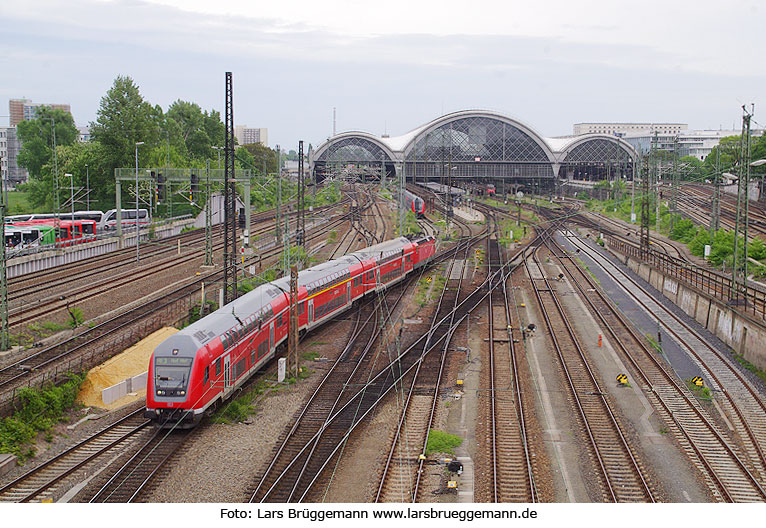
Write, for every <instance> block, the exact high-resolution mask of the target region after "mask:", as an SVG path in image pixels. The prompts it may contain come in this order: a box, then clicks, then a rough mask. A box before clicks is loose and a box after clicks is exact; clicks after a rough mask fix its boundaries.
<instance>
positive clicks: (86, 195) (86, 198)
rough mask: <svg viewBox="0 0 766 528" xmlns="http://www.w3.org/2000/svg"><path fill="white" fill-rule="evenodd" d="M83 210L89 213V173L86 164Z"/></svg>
mask: <svg viewBox="0 0 766 528" xmlns="http://www.w3.org/2000/svg"><path fill="white" fill-rule="evenodd" d="M85 203H86V205H85V210H86V211H90V171H89V170H88V164H87V163H86V164H85Z"/></svg>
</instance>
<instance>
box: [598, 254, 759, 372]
mask: <svg viewBox="0 0 766 528" xmlns="http://www.w3.org/2000/svg"><path fill="white" fill-rule="evenodd" d="M612 254H613V255H615V256H616V257H617V258H619V259H620V260H621V261H622V262H624V263H625V264H626V265H627V266H628V267H629V268H630V269H631V270H633V271H634V272H636V273H637V274H638V275H639V276H640V277H641V278H642V279H644V280H645V281H647V282H648V283H649V284H651V285H652V286H654V287H655V288H656V289H657V290H658V291H660V292H662V295H663V296H665V297H667V298H668V299H670V300H671V301H672V302H673V303H675V304H676V305H677V306H678V307H679V308H681V309H682V310H683V311H684V312H686V313H687V314H688V315H690V316H691V317H694V319H695V320H696V321H697V322H698V323H699V324H701V325H702V326H704V327H705V328H707V329H708V330H709V331H710V332H711V333H712V334H714V335H715V336H717V337H718V338H719V339H720V340H721V341H723V342H724V343H726V345H728V346H729V347H730V348H731V349H732V350H734V351H735V352H737V353H738V354H741V355H742V356H744V358H745V359H747V360H748V361H749V362H750V363H752V364H753V365H756V366H757V367H758V368H760V369H766V346H763V343H766V325H764V324H763V323H762V322H759V321H757V320H755V319H753V318H752V317H750V316H748V315H743V314H741V313H739V312H737V311H735V310H733V309H732V308H731V307H729V306H727V305H726V304H725V303H724V302H723V301H721V300H719V299H715V298H712V297H710V296H708V295H706V294H704V293H701V292H699V291H697V290H695V289H694V288H692V287H691V286H687V285H685V284H684V283H682V282H679V281H678V280H676V279H674V278H671V277H668V276H666V275H665V274H663V273H662V272H661V271H658V270H656V269H654V268H651V267H650V266H648V265H646V264H643V263H641V262H639V261H637V260H635V259H633V258H631V257H627V256H625V255H623V254H621V253H616V252H615V253H612Z"/></svg>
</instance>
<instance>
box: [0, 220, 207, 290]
mask: <svg viewBox="0 0 766 528" xmlns="http://www.w3.org/2000/svg"><path fill="white" fill-rule="evenodd" d="M193 223H194V220H193V219H189V220H179V221H176V222H173V223H172V224H168V225H161V226H156V227H155V228H154V238H155V239H160V238H167V237H170V236H174V235H177V234H179V233H180V232H181V230H183V228H184V227H186V226H188V225H191V224H193ZM122 239H123V242H122V247H130V246H135V245H136V233H135V231H133V232H129V233H123V237H122ZM141 240H142V241H145V240H149V229H148V228H146V229H142V230H141ZM118 249H120V240H119V239H118V238H117V237H116V236H114V237H109V238H103V239H101V240H97V241H95V242H89V243H87V244H78V245H75V246H69V247H63V248H59V249H52V250H47V251H40V252H37V253H32V254H30V255H24V256H19V257H12V258H9V259H8V260H7V261H6V270H7V271H6V273H7V277H8V278H9V279H11V278H13V277H18V276H20V275H24V274H25V273H32V272H35V271H40V270H45V269H48V268H52V267H54V266H60V265H62V264H69V263H70V262H76V261H78V260H83V259H87V258H90V257H96V256H98V255H103V254H104V253H109V252H110V251H116V250H118Z"/></svg>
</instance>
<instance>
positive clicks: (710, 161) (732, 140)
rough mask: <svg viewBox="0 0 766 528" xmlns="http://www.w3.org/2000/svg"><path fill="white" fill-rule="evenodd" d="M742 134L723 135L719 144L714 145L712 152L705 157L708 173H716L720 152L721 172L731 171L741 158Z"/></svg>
mask: <svg viewBox="0 0 766 528" xmlns="http://www.w3.org/2000/svg"><path fill="white" fill-rule="evenodd" d="M740 139H741V138H740V136H726V137H722V138H721V141H719V142H718V145H716V146H715V147H713V150H711V151H710V154H708V155H707V157H706V158H705V168H706V169H707V170H706V172H707V173H708V174H715V173H716V163H718V155H719V153H720V156H721V160H720V167H721V172H731V170H732V169H733V168H734V165H735V164H736V162H737V161H738V160H739V154H740Z"/></svg>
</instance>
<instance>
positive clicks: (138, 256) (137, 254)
mask: <svg viewBox="0 0 766 528" xmlns="http://www.w3.org/2000/svg"><path fill="white" fill-rule="evenodd" d="M143 144H144V142H143V141H139V142H138V143H136V263H138V262H139V261H140V260H141V256H140V254H139V239H140V237H139V234H140V233H139V229H138V147H139V145H143Z"/></svg>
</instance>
